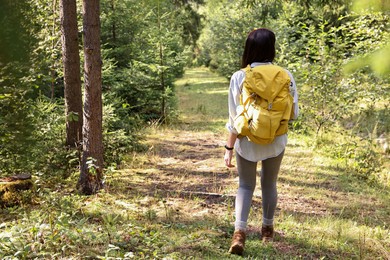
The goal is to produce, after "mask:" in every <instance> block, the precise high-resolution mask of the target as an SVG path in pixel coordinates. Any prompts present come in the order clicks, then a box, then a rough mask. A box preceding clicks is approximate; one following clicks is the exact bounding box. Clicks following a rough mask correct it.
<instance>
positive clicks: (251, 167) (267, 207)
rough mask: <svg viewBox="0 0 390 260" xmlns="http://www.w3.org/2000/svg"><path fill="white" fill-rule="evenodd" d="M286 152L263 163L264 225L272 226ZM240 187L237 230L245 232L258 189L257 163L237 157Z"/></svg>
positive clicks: (237, 205) (237, 198)
mask: <svg viewBox="0 0 390 260" xmlns="http://www.w3.org/2000/svg"><path fill="white" fill-rule="evenodd" d="M283 155H284V151H283V152H282V153H281V154H280V155H278V156H277V157H274V158H269V159H266V160H263V161H262V163H261V179H260V183H261V193H262V208H263V224H265V225H272V223H273V218H274V213H275V209H276V203H277V198H278V193H277V189H276V181H277V178H278V173H279V169H280V164H281V162H282V159H283ZM236 161H237V170H238V175H239V187H238V192H237V196H236V206H235V208H236V222H235V228H236V229H241V230H245V229H246V224H247V221H248V216H249V210H250V207H251V203H252V197H253V191H254V190H255V187H256V173H257V162H251V161H248V160H246V159H244V158H242V157H241V156H240V155H239V154H237V155H236ZM264 222H266V223H264Z"/></svg>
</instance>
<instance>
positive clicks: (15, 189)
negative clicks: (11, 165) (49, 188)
mask: <svg viewBox="0 0 390 260" xmlns="http://www.w3.org/2000/svg"><path fill="white" fill-rule="evenodd" d="M33 186H34V185H33V183H32V179H31V174H19V175H14V176H10V177H4V178H0V207H2V208H5V207H13V206H18V205H21V204H26V203H30V202H31V197H32V196H31V189H32V188H33Z"/></svg>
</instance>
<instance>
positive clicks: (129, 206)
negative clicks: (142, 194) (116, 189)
mask: <svg viewBox="0 0 390 260" xmlns="http://www.w3.org/2000/svg"><path fill="white" fill-rule="evenodd" d="M115 204H117V205H119V206H122V207H124V208H125V209H128V210H134V211H137V210H138V206H137V205H136V204H133V203H128V202H125V201H122V200H118V199H117V200H115Z"/></svg>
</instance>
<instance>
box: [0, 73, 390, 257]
mask: <svg viewBox="0 0 390 260" xmlns="http://www.w3.org/2000/svg"><path fill="white" fill-rule="evenodd" d="M177 89H178V95H179V103H180V122H179V123H178V124H176V125H173V126H172V127H152V128H150V129H149V135H148V138H147V140H146V141H145V145H147V146H148V147H149V150H148V151H146V152H145V153H135V154H133V155H129V156H128V157H129V158H131V159H129V160H128V161H127V162H126V163H125V164H124V165H123V167H122V168H121V169H119V170H111V171H107V172H106V176H105V178H106V179H105V183H106V188H105V190H102V191H101V192H100V193H99V194H96V195H94V196H89V197H83V196H78V195H76V194H75V190H74V186H75V183H76V181H77V174H74V175H73V176H71V177H70V178H69V179H67V180H66V181H59V182H57V183H56V184H53V182H51V184H50V185H48V184H46V183H45V180H44V179H43V178H42V177H39V176H34V178H35V181H36V184H37V185H36V186H37V190H36V195H37V196H36V197H35V199H34V203H33V205H24V206H22V207H19V208H7V209H1V215H0V223H1V224H0V230H1V233H0V257H1V258H4V259H15V258H16V259H31V258H38V259H241V258H242V257H239V256H232V255H229V254H228V253H227V250H228V247H229V244H230V239H231V235H232V233H233V221H234V217H233V216H234V194H235V192H236V188H237V174H236V170H235V169H227V168H226V167H224V166H223V158H222V156H223V151H224V150H223V148H221V147H222V145H223V144H224V142H225V135H226V132H225V130H224V125H225V122H226V118H227V112H226V111H227V105H226V100H227V90H228V82H227V81H226V80H225V79H223V78H220V77H217V76H216V75H214V74H212V73H210V72H209V71H208V70H207V69H204V68H194V69H189V70H187V73H186V74H185V76H184V77H183V78H182V79H180V80H179V81H177ZM312 143H313V140H312V139H311V137H309V136H303V135H300V134H298V133H293V132H292V133H290V137H289V144H288V147H287V150H286V154H285V157H284V159H283V164H282V167H281V172H280V175H279V176H280V178H279V182H278V191H279V202H278V208H277V212H276V216H275V219H276V231H277V234H276V238H275V241H274V242H272V243H268V244H263V243H262V242H261V241H260V239H259V235H260V231H259V227H260V226H261V193H260V189H259V188H257V189H256V191H255V197H254V201H253V206H252V210H251V214H250V220H249V231H248V241H247V244H246V251H245V255H244V256H243V258H245V259H390V254H389V251H390V196H389V189H388V188H386V187H383V186H381V185H379V184H376V183H367V181H365V180H362V179H360V178H358V176H356V175H355V174H353V172H351V169H350V168H349V167H348V165H347V164H345V163H344V162H343V161H340V160H339V159H337V158H333V157H330V156H328V153H327V152H324V151H322V150H317V149H316V150H315V149H313V145H311V144H312Z"/></svg>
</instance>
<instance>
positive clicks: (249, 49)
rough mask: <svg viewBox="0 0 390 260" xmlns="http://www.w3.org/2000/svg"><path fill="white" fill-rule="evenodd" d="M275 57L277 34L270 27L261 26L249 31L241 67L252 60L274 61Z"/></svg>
mask: <svg viewBox="0 0 390 260" xmlns="http://www.w3.org/2000/svg"><path fill="white" fill-rule="evenodd" d="M274 58H275V34H274V33H273V32H272V31H271V30H268V29H265V28H260V29H256V30H253V31H252V32H250V33H249V35H248V38H247V39H246V42H245V49H244V53H243V55H242V63H241V67H242V68H245V67H246V66H248V64H251V63H252V62H272V61H273V60H274Z"/></svg>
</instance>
